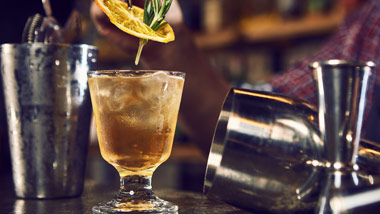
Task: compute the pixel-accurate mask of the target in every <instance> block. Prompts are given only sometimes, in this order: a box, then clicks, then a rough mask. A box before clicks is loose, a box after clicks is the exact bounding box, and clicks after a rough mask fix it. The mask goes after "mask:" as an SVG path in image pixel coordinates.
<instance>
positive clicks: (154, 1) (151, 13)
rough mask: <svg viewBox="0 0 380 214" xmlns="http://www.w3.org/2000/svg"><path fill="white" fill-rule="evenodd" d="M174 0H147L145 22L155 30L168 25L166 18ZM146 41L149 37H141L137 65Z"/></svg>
mask: <svg viewBox="0 0 380 214" xmlns="http://www.w3.org/2000/svg"><path fill="white" fill-rule="evenodd" d="M172 2H173V0H145V4H144V18H143V21H144V23H145V24H146V25H148V26H149V27H150V28H152V30H154V31H157V30H158V29H160V27H162V26H164V25H166V24H167V22H166V21H165V20H164V18H165V16H166V14H167V13H168V11H169V8H170V6H171V5H172ZM146 43H148V40H147V39H140V41H139V49H138V51H137V55H136V59H135V65H137V64H138V63H139V61H140V56H141V52H142V49H143V47H144V45H146Z"/></svg>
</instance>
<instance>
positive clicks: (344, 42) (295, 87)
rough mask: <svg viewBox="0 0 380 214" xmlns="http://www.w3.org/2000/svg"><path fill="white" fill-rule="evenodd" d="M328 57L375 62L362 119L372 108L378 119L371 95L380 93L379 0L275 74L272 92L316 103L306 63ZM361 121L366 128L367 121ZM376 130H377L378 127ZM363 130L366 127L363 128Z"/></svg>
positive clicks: (369, 1)
mask: <svg viewBox="0 0 380 214" xmlns="http://www.w3.org/2000/svg"><path fill="white" fill-rule="evenodd" d="M329 59H342V60H347V61H373V62H374V63H375V64H376V65H377V66H376V67H375V70H374V72H373V73H372V76H371V80H370V84H369V88H368V97H367V106H366V112H365V118H368V115H369V114H371V113H370V112H371V111H375V112H374V113H376V112H377V115H376V116H377V117H378V118H377V120H375V121H380V115H379V113H378V112H379V109H380V108H378V107H374V106H373V104H374V103H376V102H375V101H374V97H379V98H380V95H376V96H375V90H374V89H375V88H376V87H377V85H380V0H368V1H367V3H366V4H364V5H362V6H361V7H360V8H358V9H357V10H356V11H355V12H353V13H351V14H349V15H348V16H347V17H346V18H345V20H344V21H343V23H342V24H341V26H340V27H339V28H338V31H337V32H336V34H334V35H333V36H331V37H330V38H329V39H328V40H327V42H326V43H325V45H324V46H323V47H322V49H321V50H320V51H319V52H317V53H316V54H315V55H314V56H311V57H307V58H305V59H303V60H302V61H300V62H298V63H296V64H294V65H293V66H291V67H290V68H289V69H288V70H286V71H285V72H283V73H281V74H279V75H277V76H274V77H273V79H271V82H270V83H271V85H272V87H273V91H275V92H278V93H281V94H284V95H288V96H291V97H295V98H300V99H303V100H305V101H307V102H309V103H312V104H314V105H315V104H316V103H317V97H316V91H315V88H314V82H313V76H312V71H311V69H309V68H308V65H309V63H310V62H313V61H324V60H329ZM375 84H376V86H375ZM377 93H380V91H379V92H377ZM377 123H378V122H377ZM363 124H364V126H366V127H369V125H368V124H366V120H364V123H363ZM378 125H380V123H378ZM379 127H380V126H379ZM364 129H365V127H364ZM378 129H379V130H380V128H378ZM364 132H365V130H363V133H364ZM378 132H379V131H378ZM377 135H379V138H378V139H377V140H380V133H378V134H377ZM371 138H372V137H371Z"/></svg>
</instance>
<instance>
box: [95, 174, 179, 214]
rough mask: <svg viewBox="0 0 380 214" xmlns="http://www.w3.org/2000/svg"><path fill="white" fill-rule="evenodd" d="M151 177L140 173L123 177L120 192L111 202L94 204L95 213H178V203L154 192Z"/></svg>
mask: <svg viewBox="0 0 380 214" xmlns="http://www.w3.org/2000/svg"><path fill="white" fill-rule="evenodd" d="M151 179H152V177H151V176H140V175H132V176H125V177H122V178H121V179H120V191H119V194H117V196H116V197H115V198H114V199H113V200H111V201H109V202H102V203H100V204H98V205H96V206H94V207H93V208H92V211H93V213H177V211H178V206H177V205H175V204H173V203H171V202H168V201H165V200H162V199H160V198H158V197H157V196H156V195H155V194H154V192H153V191H152V185H151V184H152V180H151Z"/></svg>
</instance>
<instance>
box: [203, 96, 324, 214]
mask: <svg viewBox="0 0 380 214" xmlns="http://www.w3.org/2000/svg"><path fill="white" fill-rule="evenodd" d="M315 116H316V114H315V111H314V109H313V108H312V107H311V106H310V105H308V104H307V103H305V102H302V101H298V100H292V99H289V98H286V97H282V96H277V95H273V94H270V93H262V92H254V91H247V90H240V89H231V91H230V92H229V94H228V96H227V98H226V100H225V103H224V105H223V109H222V111H221V114H220V117H219V121H218V125H217V127H216V131H215V134H214V140H213V144H212V147H211V150H210V155H209V159H208V164H207V170H206V176H205V184H204V188H205V193H206V194H207V195H208V197H210V198H214V199H219V200H222V201H225V202H228V203H230V204H233V205H237V206H239V207H242V208H246V209H249V210H254V211H259V212H260V211H261V212H268V211H269V212H283V211H292V210H309V209H312V207H313V206H314V205H315V201H312V200H308V198H309V197H310V195H312V192H311V191H313V190H314V188H313V187H314V186H313V185H314V184H315V183H314V182H313V181H314V179H315V178H317V177H318V176H316V175H315V174H316V173H319V171H318V168H315V167H314V166H313V164H318V161H316V160H319V159H320V156H319V155H320V153H319V151H318V149H319V148H318V146H317V145H315V144H314V141H316V142H320V139H319V133H318V132H317V131H316V130H317V129H315V128H314V126H315V120H316V119H317V118H316V117H315ZM313 138H314V139H313ZM306 162H307V163H308V164H305V163H306Z"/></svg>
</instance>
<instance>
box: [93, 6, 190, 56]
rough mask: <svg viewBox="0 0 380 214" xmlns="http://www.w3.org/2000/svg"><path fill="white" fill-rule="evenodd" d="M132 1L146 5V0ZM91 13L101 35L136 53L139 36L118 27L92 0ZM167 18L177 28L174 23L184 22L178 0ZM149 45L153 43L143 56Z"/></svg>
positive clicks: (130, 52)
mask: <svg viewBox="0 0 380 214" xmlns="http://www.w3.org/2000/svg"><path fill="white" fill-rule="evenodd" d="M132 3H133V5H135V6H138V7H141V8H143V7H144V0H135V1H134V2H132ZM90 14H91V19H92V20H93V22H94V24H95V27H96V29H97V31H98V32H99V34H100V35H102V36H104V37H106V38H108V39H109V40H110V41H112V42H113V43H114V44H116V45H117V46H118V47H121V49H123V50H124V51H125V52H127V53H128V54H132V55H135V54H136V52H137V48H138V38H136V37H133V36H130V35H129V34H127V33H125V32H123V31H121V30H120V29H118V28H117V27H116V26H115V25H114V24H112V23H111V22H110V20H109V18H108V17H107V16H106V14H105V13H104V12H103V11H102V10H101V9H100V8H99V7H98V6H97V5H96V3H95V2H92V4H91V8H90ZM165 20H166V21H168V22H169V24H170V25H172V26H173V28H175V27H174V25H179V24H182V22H183V18H182V11H181V9H180V7H179V4H178V2H177V0H173V3H172V5H171V7H170V10H169V12H168V14H167V16H166V17H165ZM150 43H153V42H150ZM154 43H155V42H154ZM149 46H151V45H148V46H145V48H144V51H143V56H142V57H144V55H145V54H144V53H145V52H148V51H145V50H146V49H149ZM155 48H157V47H155Z"/></svg>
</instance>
